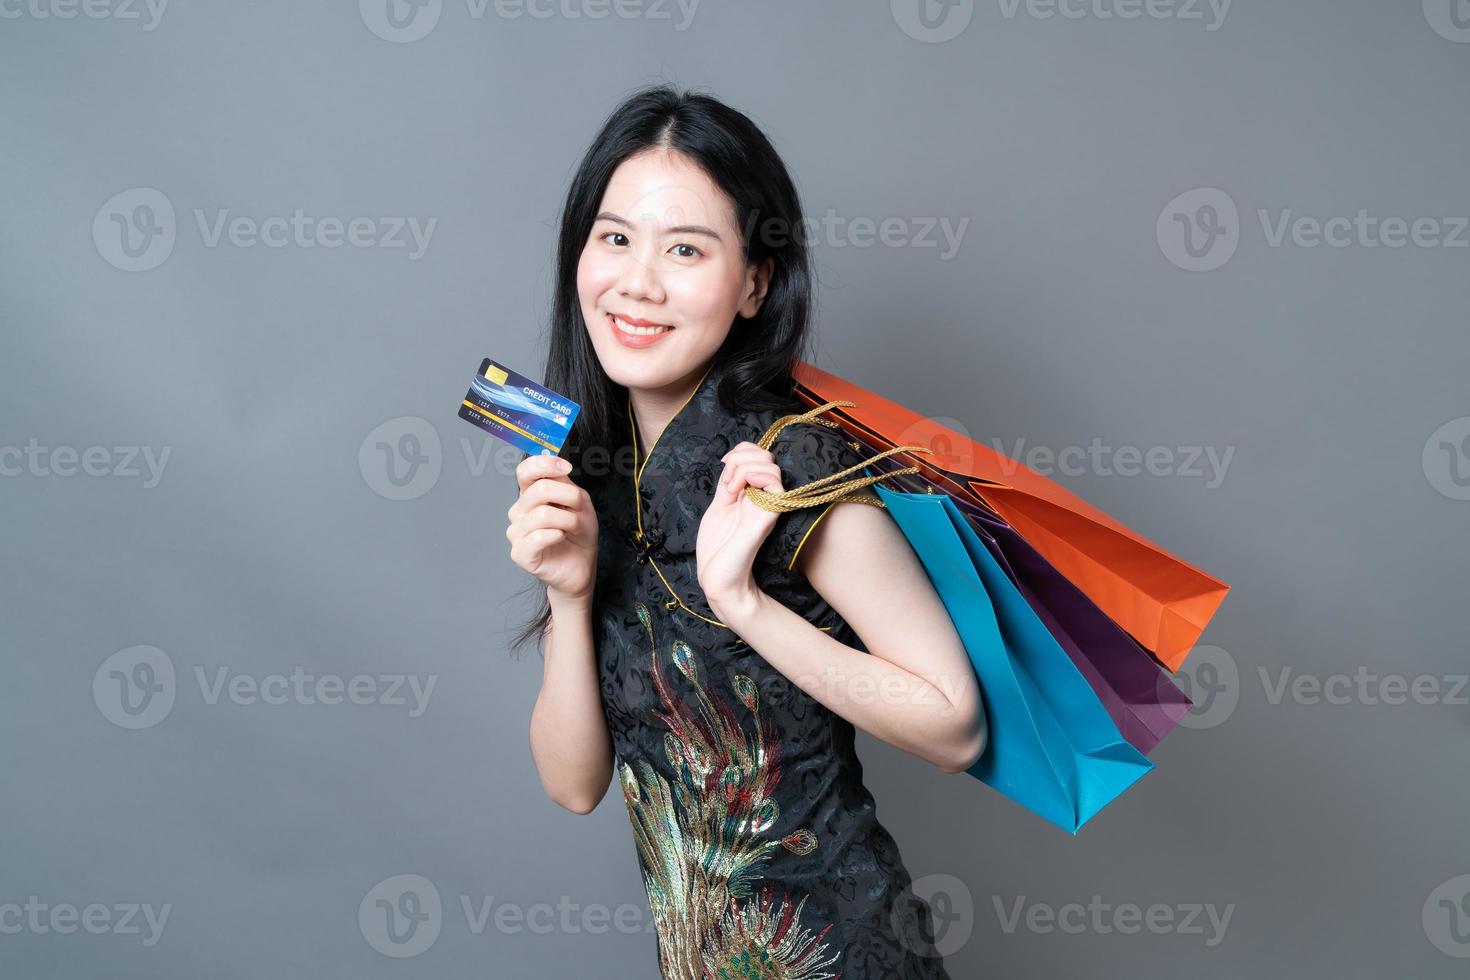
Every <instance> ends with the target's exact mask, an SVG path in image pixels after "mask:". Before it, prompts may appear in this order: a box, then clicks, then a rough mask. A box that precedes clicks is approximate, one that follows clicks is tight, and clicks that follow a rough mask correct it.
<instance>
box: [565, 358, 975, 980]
mask: <svg viewBox="0 0 1470 980" xmlns="http://www.w3.org/2000/svg"><path fill="white" fill-rule="evenodd" d="M716 381H717V377H716V374H715V372H713V371H711V372H709V373H707V374H706V375H705V377H704V378H703V379H702V380H701V382H700V384H699V386H698V388H697V389H696V390H695V392H694V393H693V395H692V396H691V397H690V399H689V400H688V401H687V402H686V403H685V404H684V405H683V407H681V408H680V409H679V411H678V412H677V413H676V415H675V416H674V418H673V419H672V420H671V421H670V422H669V423H668V425H667V426H666V427H665V428H664V431H663V432H662V433H660V434H659V436H658V438H657V439H656V440H655V442H654V444H653V447H652V449H651V451H647V452H645V451H644V450H643V447H637V448H638V456H639V460H640V462H639V464H638V465H637V466H635V473H632V474H630V473H628V472H627V471H626V467H624V468H623V469H622V471H621V472H620V471H619V470H618V468H616V467H615V468H613V472H611V473H609V474H607V475H606V476H604V477H600V478H597V479H588V480H584V481H582V482H583V485H584V486H586V487H587V488H588V490H589V493H590V495H591V496H592V499H593V502H594V505H595V507H596V509H597V516H598V521H599V534H600V540H599V552H598V570H597V588H596V593H595V595H594V607H593V610H594V612H593V629H594V636H595V640H596V644H597V661H598V671H599V678H600V684H601V692H602V701H603V709H604V712H605V715H606V719H607V723H608V727H609V731H610V733H611V735H612V741H613V748H614V752H615V755H616V767H617V776H618V784H619V786H620V787H621V791H622V796H623V801H624V804H625V806H626V809H627V812H628V817H629V820H630V823H631V826H632V831H633V839H634V842H635V845H636V848H637V853H638V859H639V865H640V868H641V870H642V873H643V882H644V888H645V890H646V892H647V896H648V903H649V910H650V913H651V914H652V916H653V922H654V926H655V931H656V935H657V956H658V965H659V970H660V972H661V974H662V976H663V977H665V978H666V980H704V978H771V980H777V978H793V980H839V978H840V980H879V978H882V980H892V978H899V980H906V978H947V977H948V974H947V973H946V972H945V969H944V965H943V961H942V959H941V958H940V957H939V956H938V954H937V953H936V952H935V950H934V948H933V943H934V937H933V931H932V924H931V913H930V910H929V907H928V906H927V904H925V903H924V902H923V901H922V900H921V899H919V898H917V897H916V896H915V895H914V894H913V893H912V891H910V885H911V879H910V876H909V873H908V871H907V870H906V868H905V867H904V864H903V861H902V859H901V857H900V855H899V851H898V847H897V844H896V843H895V842H894V840H893V838H892V836H891V835H890V834H889V833H888V831H887V830H886V829H885V828H884V827H883V825H882V824H881V823H879V821H878V819H877V816H876V807H875V803H874V799H873V797H872V794H871V793H869V792H868V790H867V788H866V787H865V786H864V784H863V770H862V765H861V763H860V761H859V760H858V757H857V754H856V752H855V750H854V735H855V732H854V729H853V726H852V725H851V723H850V722H848V721H846V720H845V719H843V718H841V717H840V716H838V715H836V714H834V713H832V712H831V711H830V710H829V709H827V707H826V706H825V705H823V704H821V702H819V701H817V700H816V699H815V698H813V697H811V696H810V695H808V694H807V693H806V692H805V691H803V690H801V688H799V687H798V686H797V685H795V684H794V683H792V682H790V681H789V680H787V679H786V677H785V676H784V675H782V674H781V673H780V672H779V671H777V670H776V669H775V668H774V667H772V666H771V665H769V664H768V663H766V661H765V660H764V659H763V658H762V657H761V656H760V655H759V654H758V653H756V652H755V651H754V650H753V649H752V648H751V647H749V645H747V644H746V643H745V642H744V641H743V640H742V639H741V638H740V637H739V636H738V635H736V634H735V633H734V632H733V631H732V630H731V629H729V628H728V627H726V626H724V625H723V624H721V623H720V622H719V620H718V619H717V618H716V617H715V616H714V614H713V612H712V611H711V610H710V608H709V606H708V604H707V603H706V602H705V601H704V597H703V595H702V594H701V592H700V590H699V585H698V579H697V575H696V563H695V554H694V543H695V538H696V535H697V533H698V530H699V522H700V520H701V518H702V517H703V514H704V511H705V509H706V508H707V507H708V505H709V502H710V500H712V499H713V496H714V491H715V486H716V484H717V482H718V480H719V477H720V473H721V472H722V470H723V464H722V463H721V462H720V457H721V456H722V455H724V454H725V452H726V451H728V450H729V449H730V448H731V447H733V446H734V445H735V444H736V443H739V442H742V441H749V442H756V441H757V440H758V439H759V438H760V436H761V434H762V433H764V432H765V431H766V429H767V428H768V427H769V426H770V424H771V423H772V422H773V421H775V420H776V418H778V417H779V416H780V415H781V414H786V413H779V412H772V411H730V410H727V409H726V408H725V407H724V406H722V405H721V404H720V402H719V399H718V397H717V395H716V390H715V385H716ZM803 410H804V409H803V407H802V406H800V405H799V404H796V403H793V404H792V406H791V408H790V409H789V411H790V412H792V413H797V412H801V411H803ZM628 418H629V425H628V436H629V439H630V444H633V443H635V442H636V436H635V434H634V432H633V429H632V420H631V413H629V415H628ZM772 452H773V454H774V455H775V457H776V460H777V463H778V465H779V466H780V468H781V474H782V486H784V487H788V488H789V487H794V486H798V485H802V484H805V483H807V482H809V481H810V480H812V479H815V478H817V477H819V476H825V475H828V474H830V473H834V472H837V471H838V470H841V469H844V468H846V467H848V466H851V465H853V464H855V463H858V462H860V461H861V459H862V458H863V456H862V455H861V454H859V453H858V451H857V450H855V449H854V448H853V447H852V446H851V445H849V444H848V443H847V442H846V441H845V439H844V437H843V436H842V434H841V433H839V432H837V431H836V430H833V429H829V428H827V427H825V426H821V425H816V424H809V423H798V424H793V425H789V426H787V427H786V428H785V429H783V430H782V431H781V433H780V435H779V436H778V437H777V441H776V444H775V445H774V446H773V447H772ZM640 467H641V468H640ZM839 505H840V503H833V504H828V505H826V506H825V507H823V506H819V507H812V508H803V509H800V510H795V511H788V512H786V513H783V514H779V515H778V516H777V520H776V525H775V527H774V528H773V529H772V531H771V534H770V536H769V537H768V538H767V539H766V541H765V542H764V543H763V544H762V546H761V549H760V551H759V552H758V554H757V556H756V561H755V568H754V575H755V577H756V581H757V582H758V583H759V584H760V586H761V588H762V589H763V590H764V591H765V592H766V593H767V594H769V595H770V596H771V597H772V598H773V599H775V600H776V601H778V602H780V603H782V604H783V605H785V606H787V607H788V608H790V609H792V610H793V611H795V612H796V613H797V614H799V615H801V616H802V617H803V618H805V619H806V620H807V621H808V622H810V623H812V624H813V626H815V627H816V628H818V629H820V630H823V631H825V632H827V633H828V634H829V635H831V636H833V637H835V638H837V639H839V640H841V641H842V642H844V643H847V644H849V645H852V646H855V647H858V648H859V649H862V646H861V643H860V641H859V640H858V638H857V636H856V634H855V633H854V632H853V631H852V629H851V628H850V627H848V625H847V624H846V623H845V622H844V621H843V620H842V618H841V617H840V616H839V615H838V613H837V612H836V610H834V609H833V608H832V607H831V606H830V605H829V604H828V603H827V602H826V601H825V600H824V599H823V598H822V597H821V595H820V594H819V593H817V592H816V590H815V589H813V588H812V586H811V585H810V584H809V583H808V582H807V581H806V580H805V578H804V577H803V576H802V575H801V573H800V571H799V570H798V569H797V568H796V567H795V565H794V561H793V559H794V556H795V555H796V553H797V551H798V550H799V548H800V547H801V546H802V544H803V542H804V539H805V538H806V536H807V534H808V532H809V531H810V530H811V528H812V527H813V526H814V525H815V523H816V522H817V521H819V520H820V519H821V518H822V517H823V516H824V515H825V513H826V512H827V510H828V509H830V508H831V507H834V506H839ZM853 506H865V505H861V504H854V505H853Z"/></svg>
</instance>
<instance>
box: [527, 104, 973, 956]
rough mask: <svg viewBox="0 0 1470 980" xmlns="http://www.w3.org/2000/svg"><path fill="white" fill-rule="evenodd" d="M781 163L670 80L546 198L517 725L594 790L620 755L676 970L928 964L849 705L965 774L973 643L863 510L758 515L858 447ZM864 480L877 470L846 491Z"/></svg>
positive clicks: (555, 783) (728, 115)
mask: <svg viewBox="0 0 1470 980" xmlns="http://www.w3.org/2000/svg"><path fill="white" fill-rule="evenodd" d="M800 220H801V211H800V207H799V203H798V199H797V194H796V191H795V189H794V187H793V185H792V183H791V180H790V178H789V176H788V174H787V172H786V168H785V166H784V165H783V164H782V162H781V160H780V158H779V157H778V156H777V154H776V152H775V150H774V149H773V148H772V147H771V145H770V143H769V142H768V141H767V140H766V138H765V136H764V135H763V134H762V133H761V132H760V131H759V129H757V128H756V127H755V125H754V124H752V123H751V122H750V120H749V119H747V118H746V117H745V116H743V115H741V114H740V113H738V112H735V111H734V110H732V109H730V108H728V107H727V106H725V105H723V104H721V103H720V102H718V101H716V100H714V99H712V98H709V97H705V96H700V95H681V94H679V93H677V92H675V91H673V90H671V89H669V88H666V87H657V88H653V89H650V90H646V91H644V92H640V93H638V94H636V95H634V96H633V97H632V98H630V99H628V100H627V101H626V102H625V103H623V105H621V106H620V107H618V109H617V110H616V111H615V112H614V113H613V114H612V116H611V117H610V118H609V119H608V121H607V122H606V124H605V125H604V127H603V129H602V131H601V132H600V133H599V134H598V136H597V138H596V139H595V140H594V142H593V144H592V146H591V148H590V149H589V150H588V152H587V154H586V156H585V157H584V159H583V160H582V163H581V166H580V168H579V170H578V172H577V174H576V177H575V179H574V181H573V183H572V186H571V189H570V191H569V193H568V196H567V201H566V206H565V209H564V212H563V215H562V223H561V232H560V243H559V250H558V264H557V273H556V297H555V307H554V313H553V318H554V326H553V333H552V337H551V343H550V350H549V357H548V361H547V367H546V383H547V385H548V386H549V387H551V388H553V389H555V390H557V391H560V392H564V393H566V394H567V395H569V396H570V397H571V398H573V399H574V400H576V401H577V402H579V403H580V404H581V405H582V412H581V415H580V416H579V417H578V419H577V423H576V426H575V431H574V432H573V434H572V441H571V442H569V443H568V444H567V446H565V447H564V452H565V453H566V456H567V458H566V459H561V458H558V457H555V456H549V455H543V456H532V457H528V458H527V459H525V460H523V461H522V462H521V464H520V465H519V466H518V467H517V471H516V474H517V480H518V483H519V485H520V496H519V499H518V500H517V501H516V503H515V504H514V505H513V506H512V507H511V508H510V511H509V515H508V516H509V518H510V525H509V527H508V528H507V532H506V536H507V537H508V538H509V540H510V542H511V557H512V559H513V560H514V561H515V562H516V563H517V564H518V565H520V566H521V567H522V568H524V569H525V570H526V571H528V572H530V573H531V574H532V575H534V576H536V578H538V579H539V580H540V582H541V583H542V584H544V586H545V588H546V602H545V605H544V606H543V608H542V611H541V614H540V616H539V617H538V618H537V619H536V620H535V622H533V623H532V624H531V625H530V626H529V627H528V628H527V630H526V631H524V632H523V633H522V634H521V636H519V637H518V638H517V641H516V643H517V645H519V644H520V643H522V642H524V641H526V640H527V639H529V638H531V637H533V636H535V637H541V638H543V639H544V649H545V667H544V675H543V679H542V686H541V691H540V694H539V695H538V697H537V700H536V706H535V709H534V711H533V713H532V719H531V749H532V754H533V757H534V759H535V762H536V766H537V769H538V771H539V773H540V777H541V780H542V784H543V785H544V787H545V789H546V792H547V793H548V795H550V797H551V798H552V799H553V800H555V801H556V802H557V803H559V804H560V805H562V806H564V807H566V808H568V809H571V810H573V811H575V812H577V813H587V812H589V811H591V810H592V809H593V808H594V807H595V806H596V805H597V803H598V802H599V801H600V800H601V799H602V797H603V795H604V794H605V793H606V791H607V787H608V785H609V782H610V780H611V779H612V777H613V776H614V775H616V776H617V779H618V785H619V786H620V788H621V792H622V795H623V800H624V803H625V805H626V807H627V811H628V815H629V818H630V820H631V821H632V826H633V836H634V840H635V843H636V845H637V848H638V855H639V861H640V866H641V868H642V870H643V875H644V885H645V888H646V890H647V893H648V900H649V907H650V912H651V914H652V915H653V918H654V924H655V926H656V931H657V937H658V950H657V952H658V960H659V966H660V969H661V971H662V973H663V975H664V976H665V977H670V978H691V980H697V978H702V977H706V976H715V977H726V976H731V977H733V976H742V977H744V976H751V977H754V976H760V977H803V978H832V977H839V976H840V977H846V978H859V977H872V978H878V977H883V978H891V977H944V976H946V973H945V971H944V967H943V964H942V961H941V959H940V958H939V957H938V956H937V955H936V954H935V952H934V949H933V941H934V937H933V930H932V923H931V921H930V915H929V909H928V907H927V906H926V905H925V904H924V903H923V902H922V900H920V899H918V898H916V897H915V896H914V895H913V894H912V893H911V892H910V891H909V886H910V884H911V881H910V876H909V873H908V871H907V870H906V869H905V867H904V865H903V862H902V859H901V858H900V855H899V852H898V848H897V846H896V845H895V843H894V841H893V838H892V837H891V836H890V835H889V834H888V832H887V831H886V830H885V829H884V828H883V826H882V825H881V824H880V823H879V822H878V820H877V818H876V815H875V809H874V801H873V797H872V796H871V794H870V793H869V792H868V791H867V789H866V788H865V787H864V785H863V780H862V767H861V764H860V763H859V761H858V758H857V756H856V754H855V753H854V751H853V736H854V726H857V727H861V728H863V729H864V730H866V731H868V732H871V733H872V734H873V735H875V736H876V737H878V738H881V739H883V740H884V741H887V742H889V743H891V744H893V745H897V746H899V747H900V748H903V749H906V750H908V751H910V752H912V753H914V754H915V755H918V756H920V757H921V758H924V759H927V760H929V761H930V762H932V763H933V764H934V765H936V766H938V767H939V768H941V769H942V770H943V771H945V772H962V771H964V770H965V769H967V768H969V766H970V765H972V764H973V763H974V761H975V760H976V759H977V758H978V757H979V755H980V754H981V752H982V751H983V750H984V747H985V740H986V728H985V719H984V714H983V711H982V709H981V701H980V692H979V690H978V689H977V687H976V683H975V677H974V671H973V668H972V667H971V666H970V662H969V659H968V657H967V655H966V653H965V649H964V647H963V645H962V643H961V641H960V639H959V637H958V635H957V634H956V633H955V631H954V627H953V626H952V624H951V622H950V619H949V617H948V615H947V614H946V612H945V609H944V607H943V605H942V603H941V602H940V600H939V597H938V595H937V594H936V593H935V592H934V589H933V586H932V585H931V584H930V583H929V580H928V577H927V576H926V575H925V573H924V571H923V567H922V565H921V564H920V563H919V560H918V558H917V556H916V555H915V554H914V553H913V551H912V549H911V548H910V547H909V545H908V542H907V540H906V539H905V538H904V536H903V534H902V533H901V531H900V530H899V529H898V527H897V525H896V524H895V523H894V522H893V520H892V518H891V517H890V516H889V515H888V513H887V511H886V510H885V509H884V508H882V507H881V506H842V504H843V503H844V502H846V501H840V500H839V501H834V502H832V503H828V504H827V505H825V506H818V507H809V508H803V509H798V510H790V511H786V512H784V513H780V514H777V513H773V512H771V511H769V510H766V509H763V508H762V507H760V506H758V505H756V504H755V503H754V502H753V501H752V500H751V499H749V498H748V497H747V495H746V493H745V488H746V487H747V486H752V487H759V488H761V489H763V490H766V491H770V492H773V493H779V492H781V491H782V490H783V488H785V487H787V486H797V485H801V484H804V483H806V482H808V481H809V480H811V479H815V478H817V477H820V476H826V475H828V474H832V473H836V472H839V471H841V470H843V469H846V468H847V467H849V466H854V465H856V464H859V463H860V462H861V461H862V457H861V456H859V455H858V454H857V452H856V451H855V450H854V448H853V446H852V445H851V444H849V443H847V442H845V441H844V440H843V438H842V436H841V434H840V433H839V432H837V431H836V430H835V428H829V427H825V426H823V425H820V424H813V423H811V422H801V423H795V424H790V425H788V426H787V427H786V428H785V429H784V430H782V432H781V434H780V438H779V439H778V440H777V442H776V443H775V444H774V445H773V447H772V451H767V450H765V449H762V448H761V447H760V446H759V445H758V444H757V443H758V441H759V439H760V437H761V435H762V434H763V433H764V432H765V431H766V430H767V429H768V428H769V427H770V426H771V425H772V423H773V422H775V421H776V420H778V419H780V418H782V417H783V416H786V415H789V414H793V413H799V412H802V411H803V406H801V405H800V404H799V402H797V400H796V399H795V397H794V395H793V393H792V387H791V386H792V381H791V370H792V368H793V367H794V365H795V363H796V361H797V360H798V359H799V358H800V357H801V355H802V353H803V349H804V347H805V345H806V341H807V330H808V313H809V310H810V306H811V275H810V270H809V265H808V256H807V252H806V249H805V244H804V242H803V241H802V240H801V235H800V234H799V229H800V227H801V225H800ZM860 492H861V493H863V494H867V495H871V496H873V497H874V498H875V499H876V495H874V494H873V493H872V490H871V489H868V488H864V489H863V490H861V491H860Z"/></svg>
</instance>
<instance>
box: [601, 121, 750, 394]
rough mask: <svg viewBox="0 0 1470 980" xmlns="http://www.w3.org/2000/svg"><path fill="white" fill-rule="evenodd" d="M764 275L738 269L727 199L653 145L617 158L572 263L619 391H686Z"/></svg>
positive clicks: (741, 265)
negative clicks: (620, 159)
mask: <svg viewBox="0 0 1470 980" xmlns="http://www.w3.org/2000/svg"><path fill="white" fill-rule="evenodd" d="M769 267H770V264H769V263H766V270H768V269H769ZM766 270H758V269H756V268H755V267H747V266H746V264H745V258H744V255H743V254H742V253H741V250H740V235H739V229H738V228H737V227H736V225H735V212H734V207H733V205H732V203H731V201H730V199H729V197H728V196H726V194H725V192H724V191H722V190H721V189H720V188H719V186H718V185H716V184H715V183H714V182H713V181H712V180H710V178H709V177H708V176H707V175H706V174H705V172H704V171H703V170H701V169H700V168H699V167H698V166H696V165H695V164H693V163H691V162H690V161H689V159H688V158H687V157H685V156H683V155H682V154H679V153H677V152H674V151H671V150H665V149H661V148H656V149H652V150H646V151H643V152H641V153H638V154H636V155H634V156H631V157H629V158H628V159H626V160H624V161H623V163H622V164H621V165H619V167H618V169H617V170H616V171H614V172H613V175H612V178H611V179H610V180H609V181H608V185H607V190H606V191H605V192H604V193H603V196H602V202H601V206H600V207H599V208H598V215H597V220H596V221H595V222H594V223H593V225H592V231H591V233H590V234H589V235H588V237H587V242H586V244H585V245H583V247H582V257H581V260H580V261H579V262H578V263H577V294H578V298H579V299H580V301H581V304H582V317H583V319H585V320H586V322H587V329H588V332H589V333H590V335H591V338H592V346H593V348H594V349H595V350H596V352H597V357H598V360H600V361H601V362H602V367H603V370H605V371H606V372H607V374H608V376H609V377H610V378H612V380H613V381H614V382H616V383H618V384H620V385H623V386H625V387H627V388H636V389H645V390H657V389H660V388H665V387H669V386H682V385H684V384H685V383H686V382H687V381H688V379H689V377H690V376H691V375H693V374H695V372H700V373H702V372H703V368H704V367H705V366H706V365H707V364H708V363H709V360H710V358H711V357H713V356H714V353H715V351H716V350H718V349H719V347H720V344H722V343H723V342H724V340H725V337H726V335H727V334H728V333H729V331H730V330H731V326H732V324H733V322H734V319H735V316H736V314H739V315H740V316H743V317H752V316H754V315H755V314H756V312H757V311H758V310H759V309H760V304H761V301H762V300H763V299H764V298H765V291H766V285H767V281H768V273H767V272H766ZM648 325H653V326H648ZM640 327H648V328H647V329H643V330H639V328H640ZM625 328H629V329H630V330H634V331H637V332H636V333H630V332H628V330H625ZM669 328H672V329H669ZM653 331H657V332H656V333H655V332H653ZM640 334H641V335H640Z"/></svg>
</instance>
